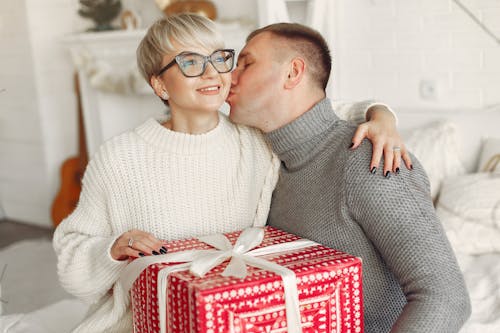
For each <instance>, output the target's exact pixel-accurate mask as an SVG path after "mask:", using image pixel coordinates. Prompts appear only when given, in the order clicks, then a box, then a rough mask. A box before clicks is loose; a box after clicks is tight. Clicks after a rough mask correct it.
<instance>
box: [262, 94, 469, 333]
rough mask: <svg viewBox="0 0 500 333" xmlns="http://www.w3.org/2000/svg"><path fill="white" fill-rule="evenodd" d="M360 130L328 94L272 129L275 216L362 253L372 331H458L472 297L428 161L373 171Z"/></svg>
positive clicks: (286, 225) (303, 232) (290, 227)
mask: <svg viewBox="0 0 500 333" xmlns="http://www.w3.org/2000/svg"><path fill="white" fill-rule="evenodd" d="M354 130H355V128H354V127H352V126H350V125H349V124H347V123H346V122H345V121H342V120H340V119H339V118H338V117H337V116H336V115H335V113H334V111H333V109H332V107H331V104H330V101H329V100H328V99H324V100H322V101H320V102H319V103H318V104H317V105H316V106H315V107H314V108H312V109H311V110H309V111H308V112H306V113H305V114H303V115H302V116H301V117H299V118H298V119H296V120H295V121H293V122H292V123H291V124H288V125H286V126H284V127H282V128H279V129H277V130H275V131H273V132H271V133H269V134H268V135H267V139H268V141H269V142H270V144H271V146H272V148H273V150H274V151H275V152H276V153H277V155H278V156H279V157H280V159H281V161H282V165H281V170H280V178H279V181H278V184H277V187H276V189H275V191H274V194H273V200H272V205H271V212H270V215H269V224H270V225H271V226H274V227H277V228H280V229H283V230H285V231H288V232H292V233H294V234H297V235H299V236H302V237H305V238H308V239H311V240H314V241H317V242H319V243H322V244H324V245H326V246H329V247H332V248H336V249H339V250H343V251H345V252H348V253H351V254H354V255H356V256H359V257H361V258H362V260H363V288H364V310H365V317H364V318H365V332H367V333H371V332H377V333H381V332H389V331H390V332H407V333H408V332H418V333H432V332H436V333H445V332H458V331H459V329H460V327H461V326H462V325H463V324H464V322H465V321H466V320H467V318H468V317H469V315H470V301H469V297H468V293H467V290H466V287H465V283H464V279H463V276H462V274H461V272H460V270H459V267H458V264H457V261H456V258H455V256H454V254H453V252H452V249H451V247H450V244H449V242H448V240H447V238H446V236H445V233H444V231H443V228H442V226H441V223H440V222H439V220H438V219H437V217H436V214H435V212H434V207H433V205H432V201H431V198H430V193H429V182H428V179H427V176H426V174H425V172H424V170H423V169H422V166H421V165H420V163H419V162H418V161H417V160H416V158H415V157H414V156H412V160H413V166H414V170H413V171H408V170H407V169H406V168H404V167H403V168H401V173H400V174H399V175H392V177H391V178H389V179H386V178H384V177H383V176H382V174H381V173H382V171H378V172H377V174H371V173H370V172H369V165H370V158H371V152H372V147H371V144H370V142H369V141H367V140H365V141H364V142H363V144H362V145H361V146H360V147H359V148H358V149H356V150H354V151H351V150H349V149H348V147H349V145H350V143H351V138H352V136H353V133H354Z"/></svg>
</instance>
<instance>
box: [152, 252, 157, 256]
mask: <svg viewBox="0 0 500 333" xmlns="http://www.w3.org/2000/svg"><path fill="white" fill-rule="evenodd" d="M151 253H153V254H154V255H155V256H157V255H159V253H158V252H156V251H153V252H151Z"/></svg>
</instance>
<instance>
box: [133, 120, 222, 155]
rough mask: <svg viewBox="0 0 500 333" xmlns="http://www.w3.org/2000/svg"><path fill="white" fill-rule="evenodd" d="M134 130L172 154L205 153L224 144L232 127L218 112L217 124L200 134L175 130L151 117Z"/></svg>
mask: <svg viewBox="0 0 500 333" xmlns="http://www.w3.org/2000/svg"><path fill="white" fill-rule="evenodd" d="M167 119H168V118H167ZM165 120H166V119H162V120H161V121H162V122H163V121H165ZM135 131H136V133H137V134H138V135H139V136H141V137H142V138H143V139H144V140H145V141H146V142H148V143H149V144H151V145H153V146H155V147H157V148H158V149H160V150H164V151H168V152H170V153H174V154H181V155H191V154H202V153H206V152H207V151H210V150H211V149H214V148H216V147H222V146H223V145H224V144H225V142H224V138H227V132H228V131H232V128H231V125H230V123H229V119H228V118H227V117H226V116H225V115H223V114H219V123H218V124H217V126H216V127H215V128H213V129H212V130H210V131H208V132H206V133H202V134H188V133H182V132H175V131H172V130H170V129H168V128H166V127H164V126H163V125H162V124H161V123H160V122H159V121H158V120H156V119H153V118H150V119H148V120H147V121H146V122H145V123H143V124H142V125H141V126H139V127H138V128H137V129H136V130H135Z"/></svg>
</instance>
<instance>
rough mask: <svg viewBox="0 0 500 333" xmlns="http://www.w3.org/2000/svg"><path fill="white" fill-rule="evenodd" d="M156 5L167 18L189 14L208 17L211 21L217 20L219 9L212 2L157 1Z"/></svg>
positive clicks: (205, 0) (185, 0) (192, 0)
mask: <svg viewBox="0 0 500 333" xmlns="http://www.w3.org/2000/svg"><path fill="white" fill-rule="evenodd" d="M156 4H157V5H158V7H159V8H160V9H161V10H162V11H163V12H164V13H165V14H166V15H167V16H168V15H174V14H179V13H186V12H189V13H195V14H198V15H202V16H205V17H208V18H209V19H211V20H215V19H216V18H217V9H216V8H215V5H214V4H213V3H212V1H207V0H156Z"/></svg>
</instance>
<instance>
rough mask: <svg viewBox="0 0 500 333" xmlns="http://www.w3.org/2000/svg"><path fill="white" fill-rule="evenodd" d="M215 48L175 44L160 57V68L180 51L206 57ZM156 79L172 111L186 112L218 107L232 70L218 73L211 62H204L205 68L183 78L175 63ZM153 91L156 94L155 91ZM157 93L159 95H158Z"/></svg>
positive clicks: (225, 95) (205, 110)
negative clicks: (161, 58) (171, 50)
mask: <svg viewBox="0 0 500 333" xmlns="http://www.w3.org/2000/svg"><path fill="white" fill-rule="evenodd" d="M174 45H175V44H174ZM214 51H215V50H209V49H205V48H203V47H182V46H179V47H176V52H172V53H170V54H167V55H165V56H164V57H163V63H162V67H163V66H165V65H167V64H168V63H170V62H171V61H172V60H174V58H175V56H176V55H178V54H180V53H183V52H194V53H198V54H201V55H204V56H208V55H211V54H212V53H213V52H214ZM157 78H158V80H160V81H161V83H162V85H163V88H164V89H165V90H166V91H167V93H168V95H169V96H170V97H169V99H168V102H169V106H170V108H171V110H172V112H177V113H179V112H182V113H186V115H188V114H197V113H200V112H214V111H217V110H219V108H220V107H221V105H222V104H223V103H224V101H225V99H226V97H227V95H228V93H229V88H230V86H231V73H223V74H221V73H219V72H217V71H216V70H215V68H214V66H213V65H212V64H211V63H210V62H208V63H206V66H205V71H204V72H203V74H202V75H200V76H196V77H186V76H185V75H184V74H183V73H182V72H181V69H180V68H179V65H178V64H177V63H176V64H174V65H173V66H171V67H170V68H168V69H167V70H166V71H165V72H163V73H162V74H161V75H160V76H158V77H157ZM156 90H157V89H155V91H156ZM156 92H157V94H158V91H156ZM158 95H159V96H161V94H158Z"/></svg>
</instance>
